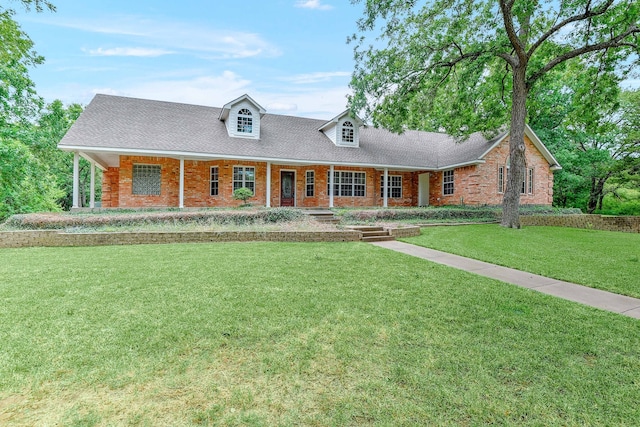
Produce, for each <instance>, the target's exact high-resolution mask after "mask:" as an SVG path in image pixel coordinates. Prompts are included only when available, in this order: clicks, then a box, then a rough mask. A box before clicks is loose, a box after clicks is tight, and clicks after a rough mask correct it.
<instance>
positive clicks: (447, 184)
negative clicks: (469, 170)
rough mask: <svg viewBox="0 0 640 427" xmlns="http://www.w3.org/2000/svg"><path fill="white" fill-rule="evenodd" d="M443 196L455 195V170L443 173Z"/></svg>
mask: <svg viewBox="0 0 640 427" xmlns="http://www.w3.org/2000/svg"><path fill="white" fill-rule="evenodd" d="M442 194H444V195H445V196H450V195H452V194H453V170H450V171H444V172H442Z"/></svg>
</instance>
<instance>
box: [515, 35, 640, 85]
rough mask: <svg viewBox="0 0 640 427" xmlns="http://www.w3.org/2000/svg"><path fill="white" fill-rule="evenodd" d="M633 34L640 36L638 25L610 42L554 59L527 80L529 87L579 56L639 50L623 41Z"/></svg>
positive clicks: (635, 45) (576, 50)
mask: <svg viewBox="0 0 640 427" xmlns="http://www.w3.org/2000/svg"><path fill="white" fill-rule="evenodd" d="M633 34H640V28H638V27H637V26H636V25H632V26H631V27H629V28H628V29H627V30H626V31H625V32H623V33H621V34H619V35H618V36H616V37H614V38H612V39H610V40H607V41H604V42H602V43H596V44H593V45H586V46H583V47H581V48H578V49H573V50H571V51H569V52H567V53H565V54H563V55H560V56H558V57H556V58H554V59H552V60H551V61H549V62H548V63H547V64H546V65H545V66H544V67H542V68H541V69H539V70H538V71H537V72H535V73H534V74H533V75H532V76H531V77H529V78H528V79H527V85H528V86H529V87H530V86H531V85H533V83H535V81H536V80H538V79H539V78H540V77H542V76H543V75H544V74H545V73H547V72H549V71H551V70H552V69H553V68H554V67H556V66H557V65H559V64H562V63H563V62H565V61H568V60H569V59H573V58H575V57H577V56H580V55H584V54H585V53H589V52H596V51H598V50H602V49H608V48H612V47H622V46H628V47H634V48H637V47H638V45H637V44H635V43H631V42H626V41H623V40H624V39H625V38H626V37H628V36H630V35H633Z"/></svg>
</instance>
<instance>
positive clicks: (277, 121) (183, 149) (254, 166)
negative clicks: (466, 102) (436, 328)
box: [58, 95, 561, 208]
mask: <svg viewBox="0 0 640 427" xmlns="http://www.w3.org/2000/svg"><path fill="white" fill-rule="evenodd" d="M525 142H526V146H527V147H526V173H525V180H524V182H523V183H522V195H521V203H522V204H532V205H533V204H535V205H550V204H551V202H552V199H553V197H552V196H553V172H554V171H555V170H558V169H561V167H560V165H559V164H558V162H557V161H556V159H555V158H554V157H553V155H551V153H550V152H549V150H547V148H546V147H545V146H544V144H543V143H542V142H541V141H540V139H539V138H538V137H537V136H536V135H535V134H534V132H533V131H532V130H531V129H530V128H529V127H527V129H526V137H525ZM58 147H59V148H60V149H62V150H65V151H72V152H74V153H75V161H74V207H78V186H79V185H78V182H79V179H78V175H79V174H78V159H79V156H82V157H84V158H86V159H87V160H88V161H89V162H90V163H91V168H92V177H93V174H94V173H95V168H96V167H97V168H99V169H101V170H102V174H103V175H102V177H103V179H102V207H107V208H108V207H122V208H124V207H126V208H130V207H180V208H182V207H215V206H235V205H237V204H239V203H240V202H239V201H237V200H234V199H233V191H234V189H236V188H240V187H247V188H249V189H251V190H252V191H253V192H254V196H253V198H252V199H250V202H251V203H252V204H254V205H263V206H267V207H271V206H297V207H334V206H335V207H349V206H362V207H371V206H382V207H386V206H427V205H433V206H440V205H455V204H463V203H464V204H468V205H497V204H500V203H501V202H502V195H503V192H504V189H505V187H506V180H507V173H508V171H509V162H508V157H509V156H508V153H509V136H508V134H506V133H505V134H503V135H500V136H498V137H496V138H494V139H491V140H486V139H485V138H484V137H483V136H482V135H481V134H479V133H476V134H473V135H471V136H470V137H469V139H468V140H466V141H465V142H463V143H457V142H456V141H455V140H454V138H452V137H450V136H448V135H445V134H441V133H431V132H420V131H406V132H404V133H403V134H401V135H398V134H394V133H391V132H388V131H386V130H383V129H376V128H373V127H370V126H366V125H365V124H364V123H363V122H362V121H361V120H360V119H358V118H357V117H353V116H352V115H350V113H349V111H345V112H343V113H341V114H339V115H337V116H336V117H334V118H333V119H331V120H329V121H323V120H315V119H308V118H302V117H292V116H284V115H275V114H267V113H266V111H265V109H264V108H262V107H261V106H260V105H259V104H258V103H257V102H255V101H254V100H253V99H252V98H251V97H250V96H248V95H243V96H241V97H239V98H237V99H235V100H233V101H231V102H229V103H228V104H226V105H224V106H223V107H222V108H213V107H204V106H197V105H188V104H179V103H170V102H161V101H150V100H142V99H134V98H124V97H118V96H109V95H96V96H95V98H94V99H93V100H92V101H91V103H90V104H89V105H88V106H87V107H86V109H85V110H84V112H83V113H82V114H81V115H80V117H79V118H78V120H77V121H76V122H75V124H74V125H73V126H72V127H71V129H70V130H69V131H68V132H67V134H66V135H65V136H64V138H63V139H62V141H61V142H60V143H59V145H58ZM92 181H93V180H92ZM92 187H93V186H92ZM332 188H333V191H330V189H332ZM91 193H92V196H91V206H92V207H93V206H94V196H93V193H94V192H93V190H92V192H91Z"/></svg>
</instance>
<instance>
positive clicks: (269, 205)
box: [265, 162, 271, 208]
mask: <svg viewBox="0 0 640 427" xmlns="http://www.w3.org/2000/svg"><path fill="white" fill-rule="evenodd" d="M265 206H266V207H268V208H270V207H271V162H267V203H266V204H265Z"/></svg>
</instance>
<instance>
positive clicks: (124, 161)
mask: <svg viewBox="0 0 640 427" xmlns="http://www.w3.org/2000/svg"><path fill="white" fill-rule="evenodd" d="M508 150H509V147H508V139H506V140H505V141H503V142H502V143H501V144H500V145H499V146H498V147H496V148H494V149H493V150H492V151H491V152H490V153H489V154H488V155H487V156H486V157H485V163H482V164H479V165H474V166H466V167H461V168H456V169H455V170H454V191H453V194H452V195H444V194H443V184H442V179H443V172H442V171H437V172H429V171H413V172H398V171H392V170H389V171H388V174H389V175H390V176H394V175H395V176H398V175H399V176H401V177H402V197H399V198H396V197H389V198H388V206H418V205H419V197H420V195H419V192H420V184H419V183H420V175H421V174H424V173H429V196H428V200H429V204H430V205H433V206H441V205H458V204H467V205H497V204H500V203H501V202H502V193H501V192H499V189H498V168H499V167H500V166H506V160H507V158H508ZM526 159H527V168H532V169H533V177H534V179H533V183H532V190H533V191H532V192H531V193H530V194H523V195H522V197H521V203H522V204H536V205H550V204H551V202H552V200H553V173H552V172H551V171H550V168H549V164H548V162H547V161H546V160H545V159H544V157H543V156H542V155H541V154H540V152H539V151H538V150H537V149H536V147H535V146H534V145H533V144H532V143H531V141H530V140H529V139H528V138H527V139H526ZM134 164H147V165H159V166H160V168H161V186H160V195H155V196H151V195H134V194H133V165H134ZM234 166H244V167H253V168H255V195H254V197H252V198H251V199H250V200H249V202H250V203H252V204H254V205H263V206H264V205H266V197H267V179H266V177H267V163H266V162H246V161H234V160H215V161H200V160H185V161H184V206H185V207H215V206H218V207H221V206H225V207H226V206H237V205H239V204H240V203H241V202H240V201H238V200H234V199H233V168H234ZM211 167H217V168H218V195H214V196H212V195H211ZM334 170H335V171H354V172H364V174H365V195H364V196H359V197H356V196H348V197H341V196H334V201H333V204H334V206H336V207H370V206H383V198H382V197H381V188H380V184H381V176H382V175H383V174H384V171H382V170H378V169H375V168H357V167H342V166H335V168H334ZM281 171H291V172H294V173H295V206H297V207H328V206H329V205H330V197H329V193H328V191H327V190H328V188H327V187H328V182H327V177H328V172H329V166H324V165H308V166H293V165H279V164H278V165H276V164H272V165H271V206H274V207H275V206H280V194H281V190H280V176H281ZM307 171H313V172H314V180H315V185H314V187H313V195H312V196H307V192H306V172H307ZM505 171H506V168H505ZM179 179H180V161H179V160H177V159H172V158H165V157H139V156H120V167H119V168H115V167H113V168H109V169H108V170H106V171H105V172H104V174H103V180H102V206H103V207H122V208H125V207H127V208H129V207H177V206H179ZM505 179H506V175H505ZM423 191H424V189H423Z"/></svg>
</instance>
